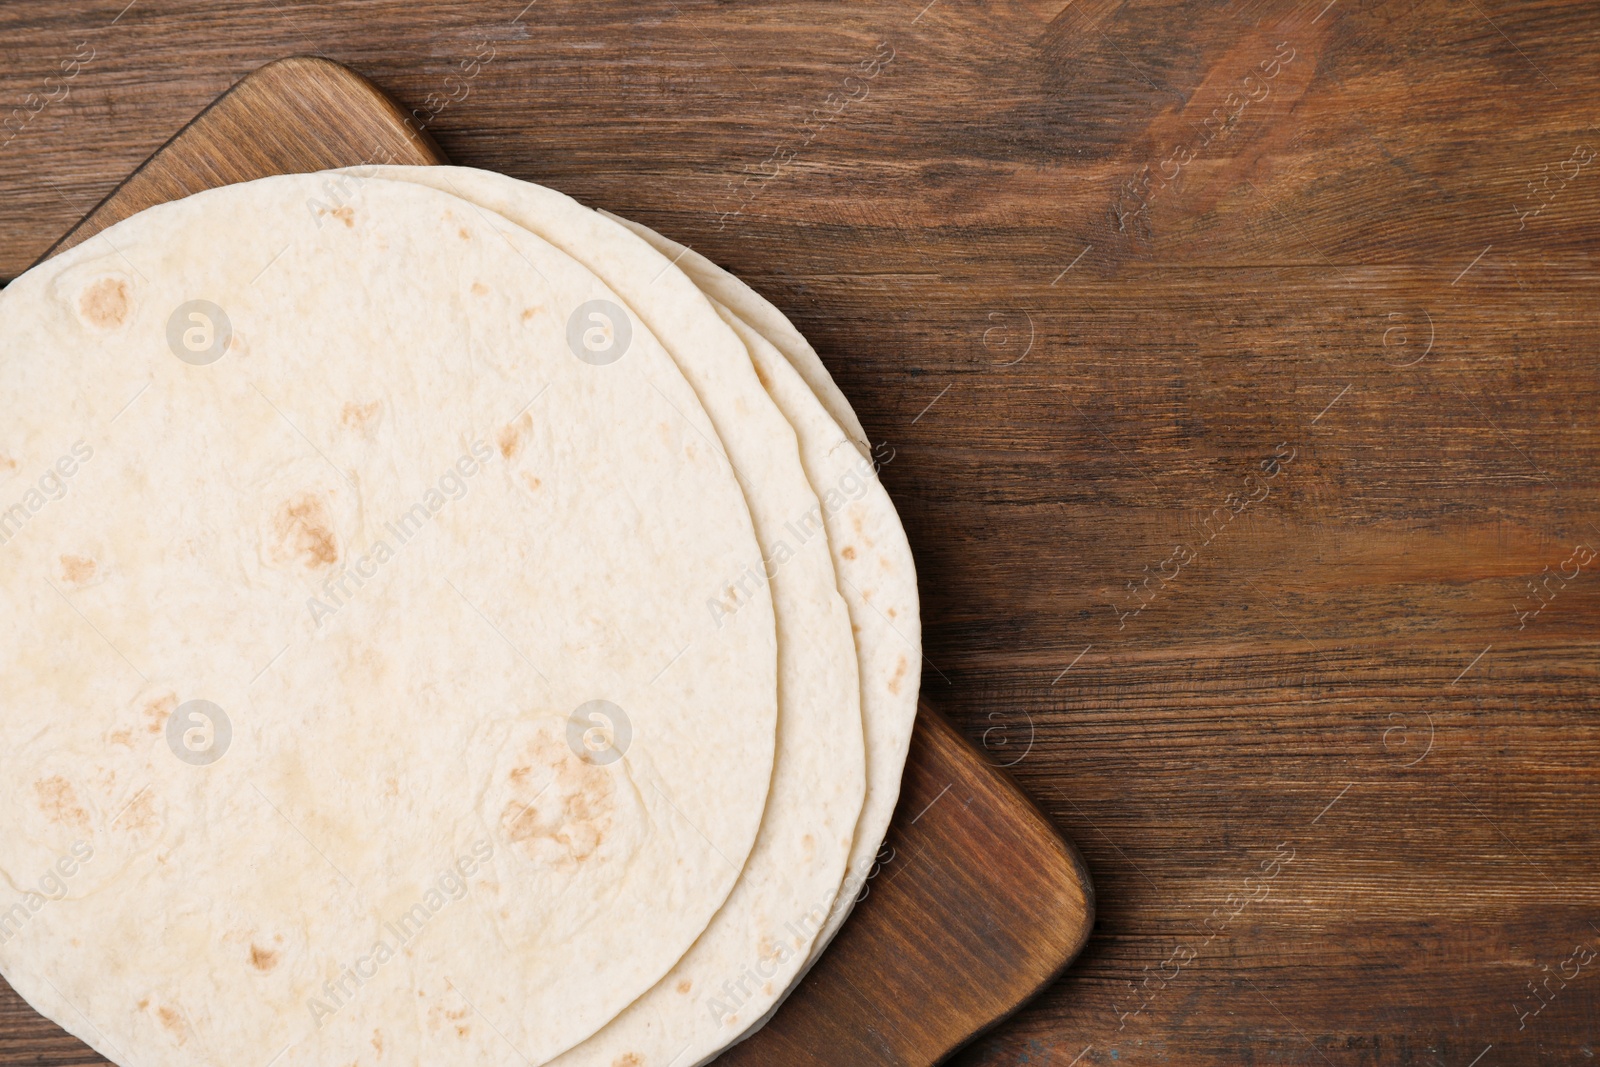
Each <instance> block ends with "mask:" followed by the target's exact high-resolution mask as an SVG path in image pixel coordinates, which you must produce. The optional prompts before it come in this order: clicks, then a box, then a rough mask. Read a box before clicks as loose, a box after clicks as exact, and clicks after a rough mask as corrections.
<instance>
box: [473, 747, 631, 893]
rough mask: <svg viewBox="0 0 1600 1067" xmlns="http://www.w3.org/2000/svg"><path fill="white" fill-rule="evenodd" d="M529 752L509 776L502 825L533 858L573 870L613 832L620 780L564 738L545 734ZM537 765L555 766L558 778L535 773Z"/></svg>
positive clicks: (541, 766) (501, 817)
mask: <svg viewBox="0 0 1600 1067" xmlns="http://www.w3.org/2000/svg"><path fill="white" fill-rule="evenodd" d="M523 755H524V757H525V760H526V762H525V764H524V763H521V762H519V764H518V766H517V768H516V770H514V771H512V772H511V774H510V775H509V776H508V784H509V785H510V786H511V793H512V795H511V797H510V799H509V800H508V801H507V803H506V806H505V808H504V810H502V812H501V814H500V823H501V826H502V827H503V828H504V830H505V832H506V836H508V837H510V838H511V840H512V841H513V842H515V843H517V844H519V845H521V846H522V848H523V851H524V852H525V853H527V854H528V856H529V858H532V859H535V860H536V861H538V862H544V863H550V864H553V865H555V866H557V867H559V868H562V869H566V870H572V869H574V868H576V867H577V865H578V864H581V863H582V862H583V861H584V860H586V859H588V858H589V857H590V856H591V855H593V854H594V852H595V850H596V849H598V848H599V847H600V845H601V844H602V843H603V842H604V841H605V835H606V834H607V833H609V832H610V830H611V815H612V811H613V809H614V808H615V806H616V801H615V794H616V788H617V787H616V783H615V781H613V779H612V777H611V774H610V773H609V772H608V771H607V770H606V769H605V768H604V767H600V766H595V765H592V764H590V763H587V762H586V761H584V760H582V759H580V758H579V757H578V756H577V755H576V754H575V753H574V752H573V751H572V750H571V749H570V748H568V747H567V744H566V739H565V738H564V737H562V738H559V739H558V738H554V737H541V738H539V739H538V740H536V741H532V742H530V743H529V744H528V745H527V751H525V752H524V753H523ZM536 767H537V768H547V769H549V770H550V771H551V772H553V774H554V779H553V780H551V779H548V778H547V777H546V776H545V775H542V774H540V775H535V774H533V773H532V772H533V769H534V768H536ZM524 770H526V771H527V772H528V773H526V774H521V773H519V772H521V771H524Z"/></svg>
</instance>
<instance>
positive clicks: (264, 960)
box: [250, 944, 278, 974]
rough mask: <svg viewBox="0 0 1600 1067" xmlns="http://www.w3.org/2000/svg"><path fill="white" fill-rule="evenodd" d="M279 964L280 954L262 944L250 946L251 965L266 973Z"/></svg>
mask: <svg viewBox="0 0 1600 1067" xmlns="http://www.w3.org/2000/svg"><path fill="white" fill-rule="evenodd" d="M277 965H278V954H277V953H276V952H273V951H272V950H271V949H266V948H262V947H261V946H260V945H254V944H252V945H251V946H250V966H252V967H254V968H255V969H256V970H258V971H260V972H261V973H263V974H265V973H266V972H268V971H270V970H272V968H274V967H276V966H277Z"/></svg>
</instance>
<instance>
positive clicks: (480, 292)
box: [472, 282, 489, 296]
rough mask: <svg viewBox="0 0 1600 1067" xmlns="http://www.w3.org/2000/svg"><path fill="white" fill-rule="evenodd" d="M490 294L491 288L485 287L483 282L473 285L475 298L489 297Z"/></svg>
mask: <svg viewBox="0 0 1600 1067" xmlns="http://www.w3.org/2000/svg"><path fill="white" fill-rule="evenodd" d="M488 292H489V287H488V286H487V285H484V284H483V283H482V282H473V283H472V295H473V296H486V295H488Z"/></svg>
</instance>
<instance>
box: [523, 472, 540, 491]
mask: <svg viewBox="0 0 1600 1067" xmlns="http://www.w3.org/2000/svg"><path fill="white" fill-rule="evenodd" d="M522 484H523V485H525V486H527V487H528V491H529V492H530V493H537V492H538V491H539V487H540V486H541V485H543V484H544V483H543V482H541V481H540V480H539V479H537V478H535V477H534V476H533V475H531V474H529V473H528V472H527V471H523V472H522Z"/></svg>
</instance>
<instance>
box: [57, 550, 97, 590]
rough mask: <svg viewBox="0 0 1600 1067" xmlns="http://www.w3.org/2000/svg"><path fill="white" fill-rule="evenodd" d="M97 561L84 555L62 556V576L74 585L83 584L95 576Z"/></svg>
mask: <svg viewBox="0 0 1600 1067" xmlns="http://www.w3.org/2000/svg"><path fill="white" fill-rule="evenodd" d="M94 572H95V562H94V560H92V559H86V558H84V557H83V556H62V557H61V577H63V578H65V579H66V580H67V581H69V582H71V583H72V584H73V585H82V584H83V583H84V582H87V581H88V580H89V579H90V578H93V577H94Z"/></svg>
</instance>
